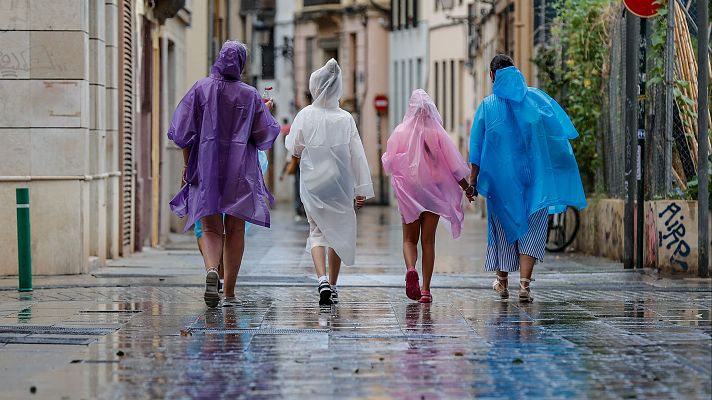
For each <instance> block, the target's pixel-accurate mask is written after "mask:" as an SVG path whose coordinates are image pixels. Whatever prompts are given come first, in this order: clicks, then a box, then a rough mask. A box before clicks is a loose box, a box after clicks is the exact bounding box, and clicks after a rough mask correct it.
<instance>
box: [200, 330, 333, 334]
mask: <svg viewBox="0 0 712 400" xmlns="http://www.w3.org/2000/svg"><path fill="white" fill-rule="evenodd" d="M188 331H190V332H191V333H214V334H226V335H234V334H240V333H252V334H255V335H292V334H314V333H329V330H328V329H279V328H275V329H269V328H264V329H261V328H245V329H221V328H188Z"/></svg>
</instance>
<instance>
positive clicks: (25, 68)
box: [0, 0, 118, 275]
mask: <svg viewBox="0 0 712 400" xmlns="http://www.w3.org/2000/svg"><path fill="white" fill-rule="evenodd" d="M117 14H118V13H117V5H116V1H115V0H107V1H97V2H94V1H91V2H88V1H85V0H53V1H29V0H4V1H1V2H0V139H2V143H3V146H0V220H2V221H3V222H4V223H3V225H2V227H0V251H1V253H2V255H3V257H2V258H0V275H11V274H16V273H17V233H16V211H15V199H14V196H15V188H17V187H29V188H30V204H31V209H30V210H31V214H30V218H31V223H32V255H33V267H34V270H33V272H34V273H35V274H37V275H43V274H71V273H83V272H87V271H88V270H89V268H90V257H91V260H93V261H96V262H98V263H102V262H104V261H105V260H106V258H107V257H113V256H116V255H117V246H116V245H115V244H114V243H116V240H115V237H116V236H117V229H118V226H117V225H118V214H117V213H118V193H117V187H118V186H117V179H118V177H117V176H116V174H114V173H113V171H115V170H116V166H117V164H118V160H117V156H116V151H115V150H113V149H115V146H116V144H117V129H118V126H117V125H118V124H117V115H116V113H117V110H116V107H115V105H116V98H117V93H118V92H117V90H118V89H117V79H116V66H115V64H116V63H115V60H116V59H117V52H116V40H117Z"/></svg>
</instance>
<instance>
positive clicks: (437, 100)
mask: <svg viewBox="0 0 712 400" xmlns="http://www.w3.org/2000/svg"><path fill="white" fill-rule="evenodd" d="M439 67H440V63H439V62H437V61H436V62H435V63H434V64H433V72H434V77H433V82H434V83H435V85H434V86H435V87H434V89H435V106H436V107H438V109H439V108H440V68H439Z"/></svg>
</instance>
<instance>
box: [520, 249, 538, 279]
mask: <svg viewBox="0 0 712 400" xmlns="http://www.w3.org/2000/svg"><path fill="white" fill-rule="evenodd" d="M535 261H536V259H535V258H534V257H532V256H529V255H526V254H520V255H519V276H520V278H525V279H531V278H532V273H533V272H534V262H535ZM522 284H524V287H529V282H522Z"/></svg>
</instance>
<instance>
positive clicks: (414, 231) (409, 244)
mask: <svg viewBox="0 0 712 400" xmlns="http://www.w3.org/2000/svg"><path fill="white" fill-rule="evenodd" d="M419 237H420V220H415V221H413V222H411V223H410V224H403V258H404V259H405V266H406V268H409V267H415V263H416V262H418V240H419Z"/></svg>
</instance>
